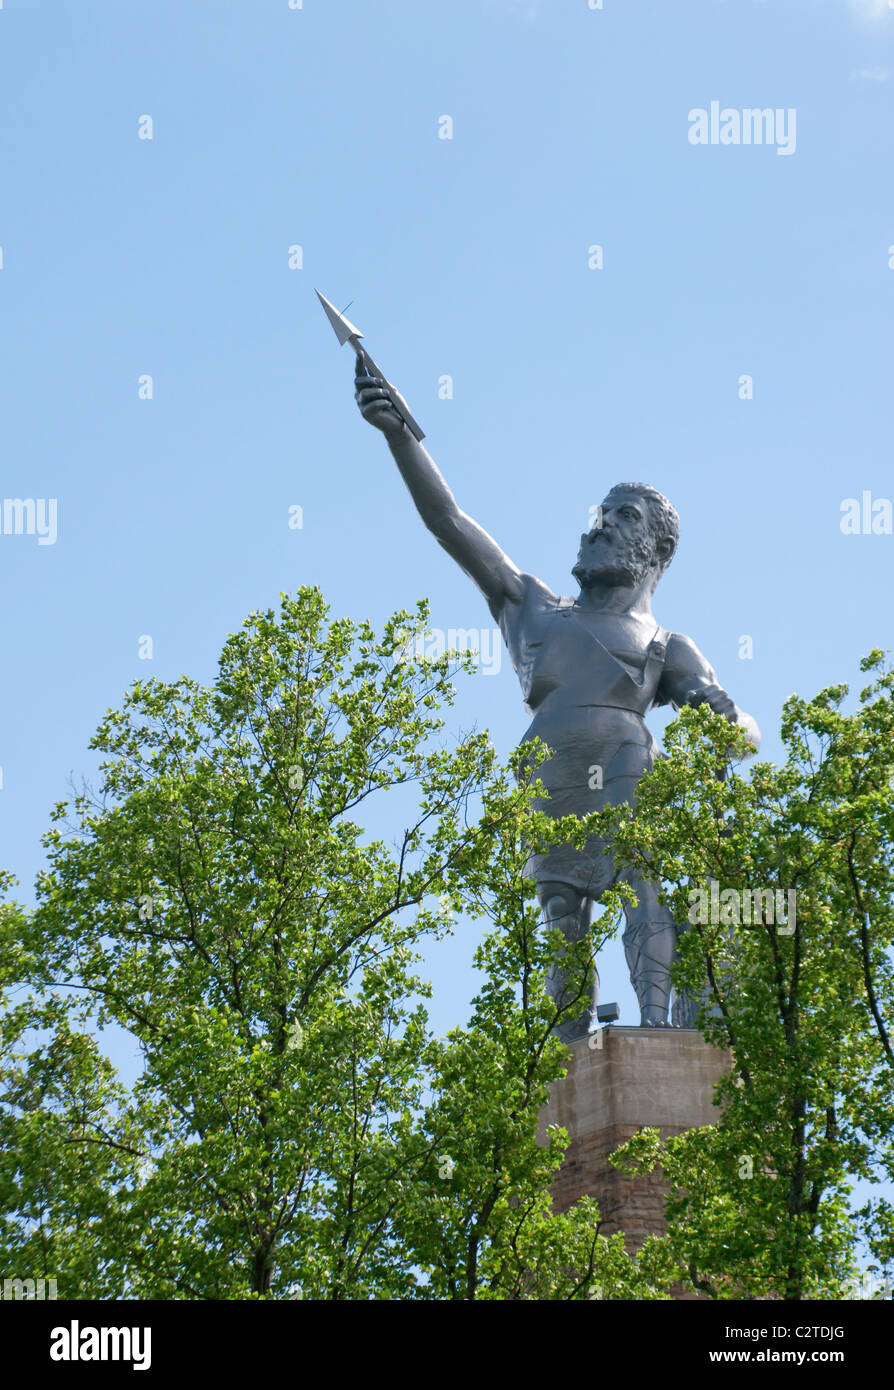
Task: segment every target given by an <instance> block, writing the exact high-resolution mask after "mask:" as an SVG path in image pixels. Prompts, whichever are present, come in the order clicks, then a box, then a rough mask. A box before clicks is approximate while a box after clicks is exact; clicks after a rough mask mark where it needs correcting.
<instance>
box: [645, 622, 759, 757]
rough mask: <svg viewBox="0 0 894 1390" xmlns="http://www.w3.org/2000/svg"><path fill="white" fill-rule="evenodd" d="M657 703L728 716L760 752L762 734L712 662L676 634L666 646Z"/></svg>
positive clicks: (685, 639) (681, 636)
mask: <svg viewBox="0 0 894 1390" xmlns="http://www.w3.org/2000/svg"><path fill="white" fill-rule="evenodd" d="M655 703H656V704H657V705H672V706H673V708H674V709H675V710H676V709H679V708H680V707H681V706H682V705H704V704H707V705H710V706H711V709H713V710H716V712H717V713H718V714H725V715H726V717H727V719H729V720H730V722H731V723H733V724H740V725H741V726H742V728H743V729H744V730H745V732H746V734H747V735H748V741H749V743H752V744H754V748H755V751H757V749H759V748H760V743H761V731H760V729H759V728H758V726H757V723H756V721H755V720H754V719H753V718H752V716H751V715H750V714H746V713H745V711H744V710H741V709H739V707H738V705H737V704H736V703H735V702H734V700H733V699H732V698H731V697H730V696H729V695H728V694H727V692H726V691H725V690H724V689H723V686H722V685H721V684H720V683H719V681H718V680H717V673H716V672H715V670H714V667H713V666H712V665H711V663H710V661H708V659H707V658H706V657H704V656H702V653H701V652H700V651H699V649H698V647H697V646H696V645H695V643H694V642H693V641H691V640H690V638H688V637H684V636H683V634H682V633H680V632H673V633H671V635H670V638H669V640H668V644H667V654H666V656H665V661H664V671H663V672H662V676H661V680H660V682H659V684H658V690H657V692H656V698H655Z"/></svg>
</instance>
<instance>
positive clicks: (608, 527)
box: [571, 483, 680, 593]
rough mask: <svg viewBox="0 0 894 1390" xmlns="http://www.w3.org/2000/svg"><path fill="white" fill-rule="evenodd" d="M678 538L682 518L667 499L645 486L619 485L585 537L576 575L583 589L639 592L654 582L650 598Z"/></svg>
mask: <svg viewBox="0 0 894 1390" xmlns="http://www.w3.org/2000/svg"><path fill="white" fill-rule="evenodd" d="M679 538H680V518H679V517H678V516H677V513H676V511H675V509H674V508H673V507H672V506H671V504H670V502H668V500H667V498H666V497H662V495H661V493H660V492H657V491H656V489H655V488H653V487H649V486H648V485H647V484H646V483H618V484H617V485H616V486H615V487H613V488H612V489H611V491H610V492H609V494H608V496H607V497H606V498H605V501H604V502H603V503H602V506H601V507H600V508H599V511H598V514H597V517H596V522H595V525H594V526H593V528H592V530H591V531H590V532H589V533H588V534H587V535H583V536H581V538H580V551H579V552H578V556H577V564H576V565H575V566H574V569H573V570H572V571H571V573H572V574H573V575H574V577H575V579H576V580H577V582H578V583H579V584H580V586H581V588H582V589H589V588H592V587H594V586H595V585H597V584H610V585H617V586H621V585H624V586H627V587H634V586H636V585H638V584H641V583H642V582H643V580H648V579H649V578H650V577H651V584H649V586H648V587H649V592H650V593H651V591H652V589H654V588H655V585H656V584H657V583H658V581H659V579H660V578H661V576H662V574H663V573H664V571H665V570H666V569H667V567H668V565H669V564H670V562H671V560H672V559H673V557H674V551H675V550H676V548H677V541H678V540H679Z"/></svg>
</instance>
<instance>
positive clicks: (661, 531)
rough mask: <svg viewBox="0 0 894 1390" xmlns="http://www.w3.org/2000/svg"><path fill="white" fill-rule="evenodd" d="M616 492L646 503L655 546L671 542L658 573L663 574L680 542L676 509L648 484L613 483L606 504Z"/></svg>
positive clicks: (678, 519)
mask: <svg viewBox="0 0 894 1390" xmlns="http://www.w3.org/2000/svg"><path fill="white" fill-rule="evenodd" d="M616 492H634V493H636V494H637V496H639V497H642V498H643V499H644V500H645V501H646V502H647V503H648V512H649V531H650V533H651V536H652V539H653V541H655V543H656V545H657V543H658V542H659V541H663V540H668V541H670V542H671V553H670V554H669V555H668V557H667V559H666V560H664V561H662V564H661V571H660V573H661V574H663V573H664V571H665V570H666V569H667V567H668V565H669V564H670V562H671V560H672V559H673V558H674V555H675V554H676V550H677V545H678V543H679V540H680V518H679V515H678V514H677V509H676V507H675V506H674V505H673V503H672V502H669V501H668V500H667V498H666V497H665V496H664V495H663V493H660V492H659V491H658V489H657V488H654V487H651V486H650V485H649V484H648V483H615V485H614V487H613V488H611V489H610V491H609V492H608V494H607V496H606V499H605V500H606V502H607V501H608V500H609V498H610V497H612V496H613V495H614V493H616Z"/></svg>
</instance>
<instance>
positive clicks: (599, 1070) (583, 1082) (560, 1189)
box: [540, 1025, 730, 1254]
mask: <svg viewBox="0 0 894 1390" xmlns="http://www.w3.org/2000/svg"><path fill="white" fill-rule="evenodd" d="M599 1037H600V1041H601V1043H602V1046H601V1047H591V1046H590V1042H591V1041H593V1040H592V1039H587V1038H582V1039H581V1040H580V1041H579V1042H576V1043H573V1044H572V1046H571V1048H570V1052H571V1062H570V1064H569V1067H568V1072H567V1074H566V1075H565V1077H564V1078H563V1080H561V1081H557V1082H556V1083H555V1084H554V1085H553V1088H552V1093H551V1096H550V1100H549V1103H548V1105H547V1106H546V1107H545V1108H544V1110H543V1111H542V1112H541V1116H540V1127H541V1134H544V1133H545V1130H546V1126H547V1125H548V1124H556V1125H562V1127H563V1128H564V1129H567V1131H568V1134H569V1136H570V1139H571V1142H570V1144H569V1146H568V1149H567V1151H566V1154H565V1162H564V1163H563V1165H562V1168H561V1169H560V1171H559V1174H558V1176H557V1177H556V1180H555V1182H554V1184H553V1188H552V1196H553V1205H554V1207H555V1209H556V1210H557V1211H565V1210H566V1209H567V1208H568V1207H570V1206H571V1205H572V1203H574V1202H576V1201H577V1199H578V1197H583V1196H591V1197H595V1198H596V1200H597V1201H598V1203H599V1209H600V1212H601V1214H602V1220H603V1225H602V1231H603V1232H604V1234H606V1235H610V1234H612V1233H614V1232H615V1231H623V1232H624V1237H625V1242H626V1245H627V1248H628V1250H629V1251H630V1253H631V1254H632V1253H633V1252H634V1251H635V1250H638V1249H639V1247H640V1246H641V1245H642V1244H643V1242H644V1241H645V1239H646V1237H647V1236H649V1235H653V1234H662V1233H663V1232H664V1230H665V1221H664V1200H665V1194H666V1191H667V1188H666V1185H665V1183H664V1182H662V1180H661V1178H660V1176H659V1174H658V1173H657V1172H654V1173H649V1174H647V1175H646V1176H645V1177H630V1176H628V1175H627V1174H625V1173H621V1172H619V1170H618V1169H617V1168H614V1167H612V1165H611V1164H610V1163H609V1162H608V1155H609V1154H610V1153H612V1151H613V1150H614V1149H616V1148H618V1146H619V1145H620V1144H623V1143H624V1141H625V1140H626V1139H629V1138H630V1137H631V1135H633V1134H635V1133H636V1132H637V1131H638V1130H640V1129H644V1128H646V1127H647V1126H648V1127H651V1128H657V1129H660V1130H661V1133H662V1134H663V1135H673V1134H682V1133H683V1131H684V1130H687V1129H694V1128H696V1127H697V1126H700V1125H710V1124H715V1123H716V1122H717V1119H718V1117H719V1114H720V1112H719V1110H718V1109H717V1107H716V1106H715V1105H712V1103H711V1101H712V1093H713V1088H714V1085H715V1083H716V1082H717V1081H718V1080H719V1078H720V1076H721V1075H722V1074H723V1072H724V1071H728V1070H729V1067H730V1059H729V1055H728V1054H727V1053H725V1052H721V1051H720V1050H719V1049H718V1048H716V1047H712V1046H711V1045H710V1044H709V1043H706V1042H705V1040H704V1038H703V1037H702V1035H701V1034H700V1033H698V1032H696V1031H695V1030H690V1029H679V1028H675V1029H668V1028H620V1027H618V1026H617V1025H612V1026H610V1027H607V1028H604V1029H603V1030H602V1033H601V1035H599Z"/></svg>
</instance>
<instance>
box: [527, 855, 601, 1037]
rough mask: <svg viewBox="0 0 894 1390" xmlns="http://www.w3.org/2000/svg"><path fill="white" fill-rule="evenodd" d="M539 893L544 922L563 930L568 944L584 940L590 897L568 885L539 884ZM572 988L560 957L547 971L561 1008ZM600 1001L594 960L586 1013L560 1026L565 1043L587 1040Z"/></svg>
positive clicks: (590, 913) (549, 990)
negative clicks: (581, 1039) (598, 1000)
mask: <svg viewBox="0 0 894 1390" xmlns="http://www.w3.org/2000/svg"><path fill="white" fill-rule="evenodd" d="M537 892H538V894H539V897H540V906H541V908H542V909H543V916H544V920H545V921H547V922H549V923H550V924H551V925H552V926H556V927H561V928H562V933H563V935H564V937H565V940H566V941H568V942H575V941H581V940H582V939H583V938H584V937H585V936H586V935H587V932H588V931H589V930H590V922H591V921H592V918H593V903H592V901H591V899H590V898H588V897H586V895H585V894H583V893H581V892H579V891H578V889H577V888H572V886H571V885H570V884H568V883H549V882H544V883H538V885H537ZM571 988H573V986H571V987H569V982H568V971H567V970H565V969H564V968H563V964H562V956H561V955H560V956H559V957H558V958H557V959H556V960H555V961H554V962H553V964H552V965H551V966H550V968H549V970H548V972H547V976H546V990H547V993H548V994H549V996H550V998H551V999H554V1000H555V1002H556V1003H557V1004H558V1005H563V1004H567V1003H569V1002H570V989H571ZM598 998H599V972H598V971H597V969H596V962H595V960H594V961H593V979H592V983H591V984H590V986H589V988H588V989H587V990H586V992H585V994H584V995H583V996H582V998H581V1002H582V1003H583V1004H584V1005H585V1008H584V1011H583V1013H581V1014H580V1015H579V1016H578V1017H577V1018H575V1019H569V1020H568V1021H567V1022H565V1023H562V1024H560V1025H559V1027H558V1028H557V1029H556V1032H557V1034H558V1035H559V1037H560V1038H561V1039H562V1041H563V1042H566V1043H571V1042H576V1041H577V1039H578V1038H585V1037H587V1035H588V1034H589V1033H590V1032H591V1031H592V1029H593V1026H594V1024H595V1022H596V1001H597V999H598Z"/></svg>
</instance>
